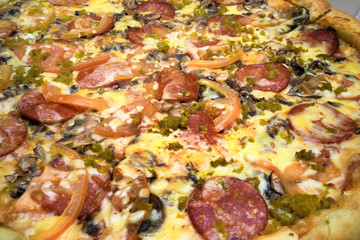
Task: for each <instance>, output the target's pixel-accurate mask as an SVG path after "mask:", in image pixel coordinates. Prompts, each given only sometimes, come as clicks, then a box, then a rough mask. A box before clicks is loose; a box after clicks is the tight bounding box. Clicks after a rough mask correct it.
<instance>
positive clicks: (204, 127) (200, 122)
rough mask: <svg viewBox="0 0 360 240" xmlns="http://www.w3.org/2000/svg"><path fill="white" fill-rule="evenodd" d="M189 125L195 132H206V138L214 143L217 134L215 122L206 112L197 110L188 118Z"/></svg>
mask: <svg viewBox="0 0 360 240" xmlns="http://www.w3.org/2000/svg"><path fill="white" fill-rule="evenodd" d="M188 126H189V128H190V130H191V131H193V132H195V133H202V134H204V137H205V139H206V140H207V141H208V142H209V143H211V144H213V143H215V139H214V137H215V136H216V133H217V132H216V129H215V124H214V122H213V120H212V119H211V117H210V116H209V115H208V114H207V113H205V112H199V111H198V112H196V113H195V114H193V115H191V116H190V117H189V118H188Z"/></svg>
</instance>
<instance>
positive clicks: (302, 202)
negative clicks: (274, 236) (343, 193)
mask: <svg viewBox="0 0 360 240" xmlns="http://www.w3.org/2000/svg"><path fill="white" fill-rule="evenodd" d="M330 203H331V200H330V199H327V198H323V199H321V198H319V197H318V196H317V195H308V194H300V193H296V194H295V195H291V194H285V195H283V196H281V197H279V198H277V199H270V206H271V207H270V209H269V215H270V217H271V218H274V219H276V220H277V221H279V222H280V224H281V225H293V224H294V223H295V222H296V221H298V220H299V219H301V218H304V217H307V216H309V215H310V214H315V213H316V212H317V211H319V210H320V209H327V208H329V207H330Z"/></svg>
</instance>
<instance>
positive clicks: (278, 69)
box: [235, 63, 291, 93]
mask: <svg viewBox="0 0 360 240" xmlns="http://www.w3.org/2000/svg"><path fill="white" fill-rule="evenodd" d="M235 75H236V83H237V84H238V85H239V87H245V86H247V87H251V88H252V89H256V90H261V91H265V92H276V93H278V92H281V91H282V90H283V89H284V88H286V87H287V85H288V84H289V82H290V76H291V74H290V72H289V71H288V70H287V68H286V67H285V66H284V65H282V64H280V63H261V64H254V65H245V66H242V67H240V68H239V69H238V70H237V71H236V73H235Z"/></svg>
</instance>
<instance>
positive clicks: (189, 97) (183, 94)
mask: <svg viewBox="0 0 360 240" xmlns="http://www.w3.org/2000/svg"><path fill="white" fill-rule="evenodd" d="M156 81H157V82H158V83H159V88H158V94H157V99H158V100H161V99H163V100H167V101H180V102H188V101H193V100H196V99H197V98H198V91H199V83H198V80H197V79H196V77H195V76H194V75H193V74H186V75H185V74H184V73H182V72H180V71H179V70H176V69H171V68H170V69H164V70H162V71H161V72H160V73H159V74H158V75H157V77H156Z"/></svg>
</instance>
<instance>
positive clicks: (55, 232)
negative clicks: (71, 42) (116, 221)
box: [30, 144, 89, 239]
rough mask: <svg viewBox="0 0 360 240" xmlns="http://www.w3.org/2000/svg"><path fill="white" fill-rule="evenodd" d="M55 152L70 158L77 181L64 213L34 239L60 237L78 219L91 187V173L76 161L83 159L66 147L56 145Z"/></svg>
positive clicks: (54, 146)
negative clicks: (89, 186)
mask: <svg viewBox="0 0 360 240" xmlns="http://www.w3.org/2000/svg"><path fill="white" fill-rule="evenodd" d="M52 149H53V151H55V152H58V153H61V154H62V155H64V156H66V157H68V158H69V159H70V162H71V164H72V167H73V168H74V169H75V171H76V173H77V174H76V179H75V181H74V183H73V184H71V190H70V191H69V192H70V194H71V200H70V202H69V204H68V206H67V207H66V208H65V209H64V212H63V213H62V214H61V216H59V217H58V218H57V219H56V222H55V223H54V224H53V225H52V226H50V228H48V229H45V230H42V231H40V232H37V233H35V234H34V235H31V236H30V238H33V239H51V238H58V237H60V236H61V235H62V234H63V232H64V231H66V230H67V229H68V228H69V227H70V226H71V225H72V224H74V222H75V221H76V219H77V218H78V216H79V214H80V212H81V210H82V208H83V206H84V202H85V198H86V191H87V189H88V185H89V173H88V171H87V170H86V168H84V167H77V165H76V164H74V161H76V160H79V159H80V158H81V157H80V156H79V155H78V154H77V153H76V152H75V151H73V150H72V149H70V148H67V147H65V146H64V145H61V144H55V145H53V147H52Z"/></svg>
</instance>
